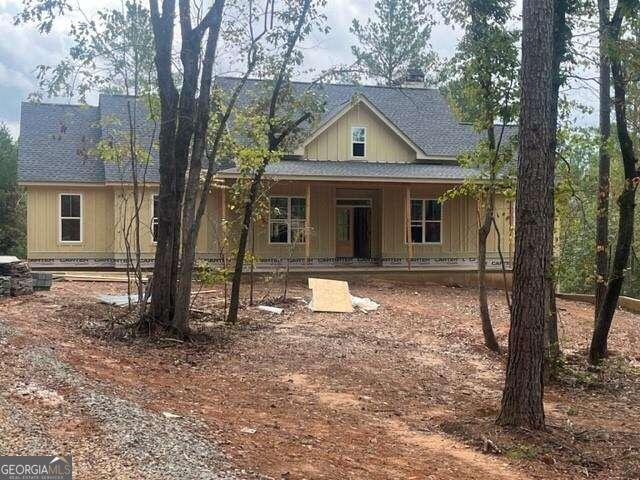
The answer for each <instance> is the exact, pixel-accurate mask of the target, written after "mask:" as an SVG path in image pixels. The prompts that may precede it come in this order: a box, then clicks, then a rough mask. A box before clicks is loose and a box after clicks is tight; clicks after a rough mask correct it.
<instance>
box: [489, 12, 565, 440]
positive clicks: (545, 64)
mask: <svg viewBox="0 0 640 480" xmlns="http://www.w3.org/2000/svg"><path fill="white" fill-rule="evenodd" d="M554 4H555V2H554V1H553V0H524V4H523V32H522V95H521V107H520V151H519V161H518V185H517V203H516V249H515V265H514V287H513V307H512V312H511V328H510V330H509V354H508V360H507V372H506V379H505V387H504V392H503V396H502V407H501V411H500V415H499V416H498V419H497V422H498V424H500V425H509V426H521V427H528V428H532V429H541V428H544V424H545V419H544V407H543V403H542V397H543V389H544V387H543V364H544V324H545V317H546V315H545V314H546V306H547V295H546V294H547V292H548V290H547V288H548V287H547V283H548V272H549V252H550V248H549V244H550V242H551V241H552V238H551V237H552V234H553V225H552V224H551V222H550V219H551V218H552V212H550V211H549V202H548V191H549V188H550V185H552V184H553V181H554V162H553V160H554V159H553V158H552V156H551V155H550V153H551V148H550V144H551V142H552V140H551V138H550V135H549V114H550V112H549V102H550V101H551V96H552V89H553V84H552V79H551V77H550V75H549V72H550V71H551V68H552V64H553V45H554V42H553V38H554V37H553V33H554V32H553V30H554V28H553V27H554Z"/></svg>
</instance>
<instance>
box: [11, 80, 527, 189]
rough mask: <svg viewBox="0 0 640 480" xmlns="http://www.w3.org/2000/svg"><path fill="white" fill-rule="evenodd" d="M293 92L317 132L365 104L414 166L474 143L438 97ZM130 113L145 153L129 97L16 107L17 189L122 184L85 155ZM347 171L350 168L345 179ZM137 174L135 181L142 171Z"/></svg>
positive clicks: (298, 86) (417, 92) (144, 130)
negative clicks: (301, 96) (313, 104)
mask: <svg viewBox="0 0 640 480" xmlns="http://www.w3.org/2000/svg"><path fill="white" fill-rule="evenodd" d="M239 81H240V79H239V78H233V77H217V78H216V81H215V82H216V85H217V86H219V87H221V88H223V89H224V90H227V91H230V90H231V89H232V88H233V87H234V86H236V85H238V82H239ZM268 86H269V83H268V81H266V80H249V81H247V84H246V85H245V89H244V91H243V92H242V94H241V96H240V97H239V99H238V103H239V106H243V105H247V104H248V103H249V102H251V101H252V100H253V99H255V98H256V97H257V96H258V95H259V93H260V92H261V88H267V87H268ZM292 88H293V89H294V91H295V92H298V93H302V92H304V91H306V90H308V89H314V90H315V91H316V92H317V94H318V95H322V97H323V100H324V112H323V114H322V116H321V118H320V120H319V125H320V127H316V129H317V128H322V126H323V125H326V124H327V123H328V122H330V121H332V120H333V119H335V118H336V117H337V116H339V115H340V114H341V112H343V111H345V109H347V110H348V109H349V107H350V105H352V100H353V99H354V98H355V99H356V100H357V101H361V102H363V103H365V104H366V105H367V106H368V107H369V108H370V109H371V110H373V111H374V113H376V114H377V115H378V116H379V117H380V118H382V119H383V120H384V121H385V123H387V125H389V126H390V128H392V129H393V130H394V131H396V133H397V134H398V135H399V136H401V138H403V139H404V140H405V141H406V142H407V143H408V144H409V145H410V146H412V147H413V148H414V149H415V150H416V152H417V158H418V159H433V160H447V159H449V160H455V158H456V157H457V156H458V155H459V154H461V153H463V152H465V151H468V150H470V149H472V148H473V147H474V146H475V145H476V144H477V143H478V141H479V140H480V139H481V135H480V134H479V133H477V132H475V131H474V130H473V128H472V126H471V125H467V124H461V123H459V122H458V121H457V120H455V119H454V117H453V115H452V113H451V111H450V109H449V107H448V105H447V103H446V101H445V99H444V97H443V96H442V94H441V93H440V92H439V91H438V90H433V89H424V88H397V87H378V86H367V85H344V84H326V85H315V84H310V83H306V82H293V84H292ZM129 108H133V109H135V112H136V114H137V118H138V119H139V122H138V128H137V130H136V134H137V136H138V143H139V144H140V145H141V146H143V147H144V148H145V149H146V148H148V146H149V144H151V140H152V138H156V139H157V135H158V133H157V132H158V127H157V125H156V124H155V123H154V122H152V121H151V119H150V118H149V115H148V111H147V108H146V105H145V102H142V101H136V99H135V98H133V97H130V96H122V95H100V100H99V104H98V106H97V107H96V106H88V105H55V104H47V103H26V102H25V103H23V104H22V114H21V122H20V139H19V149H18V155H19V156H18V158H19V162H18V173H19V180H20V182H24V183H29V182H49V183H52V182H73V183H96V184H100V183H120V182H121V181H122V180H125V181H128V180H129V179H130V178H131V175H130V173H131V172H130V171H128V170H127V168H126V167H125V168H123V167H119V166H116V165H113V164H105V163H103V162H102V161H101V160H99V159H98V158H95V157H92V156H90V155H89V152H90V149H91V148H92V147H94V146H95V145H96V144H97V142H98V141H99V140H100V139H109V138H118V131H119V132H120V134H121V133H122V132H123V131H126V129H127V128H128V127H127V126H128V123H129V120H128V118H129ZM515 130H516V129H515V127H508V129H507V135H509V136H510V135H511V134H513V133H514V132H515ZM316 131H317V130H316ZM156 143H157V142H156ZM418 152H420V154H419V155H418ZM151 156H152V161H151V163H150V164H149V165H148V166H147V168H146V180H147V181H148V182H150V183H154V182H158V181H159V178H160V174H159V168H158V156H157V146H155V147H154V148H152V149H151ZM350 163H354V162H350ZM283 164H284V162H283ZM289 167H292V165H290V166H289ZM346 167H347V165H346V164H345V168H346ZM279 168H283V167H279ZM300 168H301V167H300ZM309 168H311V167H309ZM354 168H356V167H353V166H352V167H351V171H353V169H354ZM358 168H360V167H358ZM363 168H364V167H363ZM390 168H392V167H390ZM393 168H395V167H393ZM416 168H418V167H416ZM419 169H420V172H421V173H420V174H421V175H430V174H432V171H431V170H429V169H426V168H424V167H419ZM416 172H417V171H416ZM138 173H139V175H140V176H141V174H142V171H139V172H138ZM350 174H351V173H345V175H350Z"/></svg>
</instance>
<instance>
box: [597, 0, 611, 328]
mask: <svg viewBox="0 0 640 480" xmlns="http://www.w3.org/2000/svg"><path fill="white" fill-rule="evenodd" d="M609 15H610V6H609V0H598V24H599V28H598V40H599V42H598V45H599V47H598V49H599V54H600V55H599V56H600V59H599V64H598V70H599V77H600V85H599V88H600V100H599V101H600V111H599V128H600V149H599V161H598V190H597V195H596V198H597V202H598V208H597V210H596V277H595V280H596V288H595V290H596V292H595V293H596V295H595V296H596V299H595V309H594V323H595V320H597V319H598V313H599V312H600V307H601V306H602V300H603V299H604V295H605V293H606V290H607V278H608V275H609V193H610V192H609V188H610V185H609V175H610V173H611V172H610V171H611V159H610V157H609V140H610V137H611V66H610V62H609V46H608V38H609V34H608V28H609Z"/></svg>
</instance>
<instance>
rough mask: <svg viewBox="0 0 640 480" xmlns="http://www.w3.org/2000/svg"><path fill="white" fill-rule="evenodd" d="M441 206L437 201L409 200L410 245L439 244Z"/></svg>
mask: <svg viewBox="0 0 640 480" xmlns="http://www.w3.org/2000/svg"><path fill="white" fill-rule="evenodd" d="M441 231H442V205H440V203H439V202H438V201H437V200H411V243H440V241H441Z"/></svg>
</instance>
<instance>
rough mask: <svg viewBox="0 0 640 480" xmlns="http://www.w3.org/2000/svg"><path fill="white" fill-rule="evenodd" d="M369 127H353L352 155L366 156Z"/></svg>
mask: <svg viewBox="0 0 640 480" xmlns="http://www.w3.org/2000/svg"><path fill="white" fill-rule="evenodd" d="M366 140H367V129H366V128H365V127H351V156H352V157H364V156H365V152H366V149H365V143H366Z"/></svg>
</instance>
